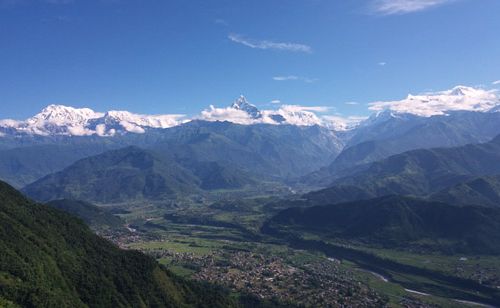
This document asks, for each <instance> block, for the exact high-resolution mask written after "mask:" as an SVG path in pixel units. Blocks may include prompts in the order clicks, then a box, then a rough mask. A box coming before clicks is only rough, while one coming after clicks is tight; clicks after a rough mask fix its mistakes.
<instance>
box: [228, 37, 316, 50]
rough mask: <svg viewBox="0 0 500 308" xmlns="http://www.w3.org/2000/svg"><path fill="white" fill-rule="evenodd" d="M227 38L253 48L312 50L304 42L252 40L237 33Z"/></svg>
mask: <svg viewBox="0 0 500 308" xmlns="http://www.w3.org/2000/svg"><path fill="white" fill-rule="evenodd" d="M228 38H229V39H230V40H231V41H233V42H235V43H239V44H242V45H245V46H247V47H250V48H255V49H272V50H283V51H293V52H304V53H311V52H312V48H311V47H310V46H308V45H304V44H297V43H288V42H273V41H268V40H254V39H249V38H245V37H243V36H241V35H239V34H229V35H228Z"/></svg>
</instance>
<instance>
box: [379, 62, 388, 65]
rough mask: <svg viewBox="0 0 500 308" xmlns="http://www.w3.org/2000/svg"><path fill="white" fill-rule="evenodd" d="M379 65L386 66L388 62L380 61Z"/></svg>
mask: <svg viewBox="0 0 500 308" xmlns="http://www.w3.org/2000/svg"><path fill="white" fill-rule="evenodd" d="M378 65H379V66H386V65H387V62H379V63H378Z"/></svg>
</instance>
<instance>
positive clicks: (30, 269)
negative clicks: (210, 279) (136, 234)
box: [0, 183, 234, 307]
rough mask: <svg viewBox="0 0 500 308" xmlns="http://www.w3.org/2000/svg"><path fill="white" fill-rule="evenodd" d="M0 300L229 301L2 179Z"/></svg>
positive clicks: (78, 303)
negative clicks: (32, 198) (121, 246)
mask: <svg viewBox="0 0 500 308" xmlns="http://www.w3.org/2000/svg"><path fill="white" fill-rule="evenodd" d="M0 200H1V201H0V265H1V267H0V302H4V303H7V302H9V301H10V302H13V303H16V304H17V305H19V306H22V307H230V306H233V305H234V303H233V302H232V301H231V300H229V299H228V297H227V296H226V295H225V294H224V293H221V291H218V290H216V289H214V288H211V287H207V286H204V285H199V284H197V283H194V282H186V281H183V280H180V279H179V278H177V277H175V276H172V275H171V274H170V273H168V272H167V271H165V270H163V269H162V268H161V267H160V266H159V265H158V264H157V263H156V262H155V261H154V260H153V259H151V258H149V257H146V256H144V255H143V254H141V253H139V252H135V251H123V250H120V249H118V248H117V247H115V246H114V245H113V244H111V243H109V242H108V241H106V240H104V239H102V238H100V237H98V236H96V235H94V234H93V233H92V232H91V231H90V230H89V229H88V228H87V227H86V226H85V225H84V224H83V223H82V222H81V221H80V220H78V219H76V218H73V217H72V216H70V215H68V214H65V213H64V212H61V211H58V210H56V209H53V208H51V207H49V206H45V205H39V204H34V203H32V202H30V201H29V200H27V199H26V198H24V197H23V196H22V195H21V194H20V193H18V192H17V191H16V190H14V189H13V188H12V187H10V186H8V185H7V184H4V183H0Z"/></svg>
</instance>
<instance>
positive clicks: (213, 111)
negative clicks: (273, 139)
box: [199, 105, 261, 124]
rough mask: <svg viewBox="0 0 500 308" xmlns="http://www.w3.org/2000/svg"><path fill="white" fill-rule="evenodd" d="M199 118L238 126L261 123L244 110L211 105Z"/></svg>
mask: <svg viewBox="0 0 500 308" xmlns="http://www.w3.org/2000/svg"><path fill="white" fill-rule="evenodd" d="M199 118H200V119H201V120H205V121H229V122H233V123H237V124H255V123H259V122H261V121H260V120H256V119H253V118H252V117H251V116H250V114H248V113H247V112H245V111H244V110H240V109H235V108H232V107H226V108H217V107H215V106H213V105H210V108H209V109H205V110H203V111H202V112H201V115H200V117H199Z"/></svg>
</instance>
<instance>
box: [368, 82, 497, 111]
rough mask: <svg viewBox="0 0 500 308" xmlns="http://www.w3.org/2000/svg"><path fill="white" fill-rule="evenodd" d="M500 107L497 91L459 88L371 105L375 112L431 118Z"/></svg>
mask: <svg viewBox="0 0 500 308" xmlns="http://www.w3.org/2000/svg"><path fill="white" fill-rule="evenodd" d="M498 105H500V99H499V97H498V95H497V91H496V90H485V89H481V88H472V87H465V86H457V87H455V88H453V89H451V90H446V91H440V92H431V93H424V94H419V95H411V94H410V95H408V97H407V98H406V99H403V100H399V101H379V102H373V103H370V104H369V106H370V107H369V109H370V110H373V111H383V110H391V111H393V112H396V113H411V114H415V115H418V116H424V117H430V116H433V115H445V114H447V112H449V111H457V110H466V111H481V112H486V111H489V110H491V109H492V108H495V107H497V106H498Z"/></svg>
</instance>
